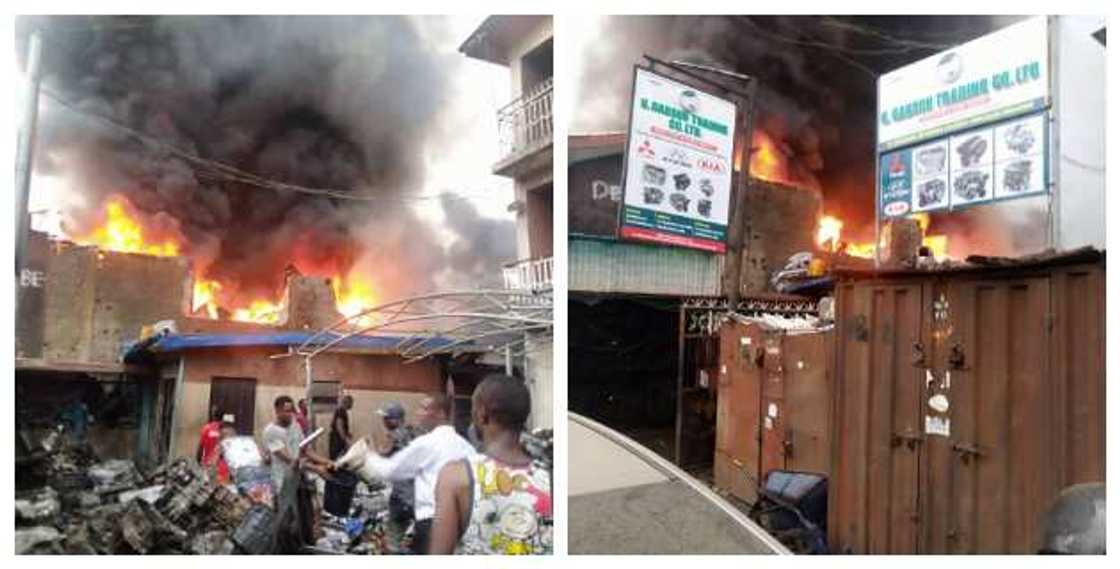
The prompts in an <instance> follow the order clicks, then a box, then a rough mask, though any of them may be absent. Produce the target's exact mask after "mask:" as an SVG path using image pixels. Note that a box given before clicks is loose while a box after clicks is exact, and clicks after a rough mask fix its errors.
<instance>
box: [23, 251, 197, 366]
mask: <svg viewBox="0 0 1120 569" xmlns="http://www.w3.org/2000/svg"><path fill="white" fill-rule="evenodd" d="M28 251H29V259H28V265H29V266H28V268H27V269H25V270H24V274H23V275H22V276H21V278H20V281H19V285H20V298H21V299H27V302H21V303H20V307H19V308H20V312H19V317H18V318H17V322H18V324H17V328H16V357H17V358H32V359H44V360H48V361H50V360H53V361H67V362H97V363H117V362H120V360H121V353H122V349H123V346H124V345H125V344H127V343H129V342H132V341H135V340H136V338H137V337H139V335H140V328H141V327H142V326H144V325H147V324H151V323H153V322H156V321H158V320H165V319H170V318H176V317H178V316H180V315H182V314H184V313H185V312H186V309H187V303H188V302H189V298H190V296H189V289H188V287H189V286H190V281H189V279H188V275H189V267H188V265H187V263H186V261H184V260H181V259H176V258H160V257H150V256H145V255H133V254H128V253H112V252H106V251H100V250H98V249H96V248H93V247H81V246H77V245H74V244H72V243H67V242H62V241H52V240H50V239H48V237H47V236H46V234H43V233H38V232H32V233H31V236H30V238H29V245H28Z"/></svg>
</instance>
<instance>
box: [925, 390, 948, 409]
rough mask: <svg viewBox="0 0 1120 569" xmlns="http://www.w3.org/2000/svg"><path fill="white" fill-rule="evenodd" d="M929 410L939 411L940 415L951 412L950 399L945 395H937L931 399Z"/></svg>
mask: <svg viewBox="0 0 1120 569" xmlns="http://www.w3.org/2000/svg"><path fill="white" fill-rule="evenodd" d="M929 408H930V409H933V410H934V411H937V412H938V413H944V412H946V411H948V410H949V398H948V397H945V395H943V394H941V393H938V394H937V395H934V396H933V397H930V398H929Z"/></svg>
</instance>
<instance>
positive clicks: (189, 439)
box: [16, 233, 469, 463]
mask: <svg viewBox="0 0 1120 569" xmlns="http://www.w3.org/2000/svg"><path fill="white" fill-rule="evenodd" d="M30 251H31V253H32V255H31V257H30V260H29V262H30V268H29V269H28V272H27V273H25V274H27V275H29V276H28V278H27V280H28V282H27V283H26V284H25V287H24V296H23V297H22V302H21V304H20V313H19V318H18V322H19V323H20V324H19V327H18V328H17V359H16V372H17V376H16V379H17V381H16V386H17V393H18V396H19V397H20V401H21V405H20V414H19V417H18V418H17V423H18V424H19V425H23V426H25V427H26V429H24V430H25V431H26V432H27V433H29V434H31V435H35V436H33V438H35V437H37V436H38V435H41V434H42V433H43V432H45V430H48V429H51V428H53V427H54V425H55V421H56V418H55V415H54V412H55V411H56V410H58V409H61V408H64V407H65V406H67V405H69V404H74V403H80V404H85V405H86V406H87V407H89V408H90V412H91V413H92V414H93V416H94V422H93V427H92V428H91V429H90V431H89V436H90V439H91V442H92V444H93V446H94V449H95V451H97V452H99V453H103V455H104V456H106V457H118V458H137V459H139V460H140V461H141V462H144V461H150V462H153V463H159V462H163V461H165V460H166V459H169V458H172V457H177V456H190V455H192V454H193V452H194V449H195V445H196V444H197V440H196V438H197V437H196V435H197V432H198V430H199V428H201V426H202V425H203V424H204V423H205V422H206V421H207V420H208V413H209V410H210V409H211V408H213V407H215V406H217V407H218V408H220V409H221V410H223V411H224V412H226V413H229V414H231V415H234V417H235V420H236V424H237V427H238V429H239V431H241V432H242V433H243V434H253V433H259V432H260V431H261V429H263V427H264V425H265V424H267V423H268V422H269V421H270V420H271V418H272V411H271V409H272V401H273V400H274V399H275V397H276V396H278V395H281V394H287V395H291V396H292V397H293V398H295V399H297V400H298V399H300V398H302V397H303V396H304V395H305V393H306V385H307V383H306V382H307V377H306V370H305V368H304V362H303V360H302V358H299V357H295V356H293V355H292V354H291V349H292V348H294V347H297V346H299V345H301V344H303V343H304V342H305V341H307V339H308V338H309V337H311V336H312V335H313V334H314V333H315V332H316V331H318V330H320V329H322V328H325V327H327V326H329V325H331V324H335V323H337V322H338V321H340V320H341V319H342V313H341V311H340V309H341V308H342V307H341V305H340V302H339V300H338V299H337V298H336V297H335V292H334V290H335V287H334V286H333V285H332V283H331V282H330V280H329V279H323V278H318V277H307V276H302V275H298V274H294V273H293V274H291V275H289V278H288V280H287V286H286V287H285V291H284V294H283V296H282V297H281V301H280V302H279V303H278V305H277V308H276V312H275V314H274V315H269V316H268V318H267V321H265V322H250V321H239V320H236V319H214V318H211V317H210V315H208V314H205V313H204V312H201V311H199V310H197V309H195V303H194V302H192V296H191V295H192V293H193V292H194V290H195V283H194V281H193V278H192V276H191V274H190V271H189V267H188V265H187V263H186V262H185V261H184V260H183V259H179V258H174V257H171V258H169V257H159V256H152V255H143V254H137V253H121V252H114V251H107V250H104V249H99V248H96V247H88V246H79V245H75V244H73V243H67V242H61V241H55V240H51V239H48V238H47V237H46V236H45V235H43V234H40V233H35V234H33V237H32V239H31V246H30ZM400 339H401V338H399V337H395V336H390V335H378V336H369V335H359V336H355V337H354V338H352V339H350V340H348V341H347V342H344V343H343V344H341V345H340V346H339V347H338V349H337V350H333V351H331V352H329V353H324V354H322V355H320V356H319V357H318V358H317V359H316V361H315V368H314V378H313V380H314V387H313V391H314V392H315V393H318V394H321V395H322V399H321V400H320V401H319V403H323V404H327V405H325V406H319V407H316V406H312V407H313V409H327V410H328V411H324V412H329V409H330V404H331V403H333V402H334V400H335V399H337V397H338V395H339V393H341V392H343V391H345V392H346V393H348V394H350V395H352V396H354V398H355V405H356V406H357V408H358V409H367V410H372V409H375V408H377V407H378V406H379V405H380V404H381V403H383V402H385V401H388V400H397V401H400V402H402V403H403V404H404V405H405V406H406V408H409V409H412V408H415V406H416V405H417V404H418V403H419V400H420V399H421V398H422V396H423V394H425V393H432V392H436V391H440V390H442V389H443V388H444V385H445V380H446V379H447V377H448V376H449V373H450V372H449V368H448V367H447V365H446V364H448V363H449V362H448V361H447V360H432V359H429V360H425V361H421V362H417V363H412V364H408V365H406V364H405V362H404V360H403V358H401V357H400V356H399V355H398V351H397V346H398V343H399V341H400ZM464 349H465V350H467V351H469V347H464ZM59 387H63V389H59ZM463 389H464V390H468V391H469V386H467V387H463ZM48 410H51V411H48ZM319 420H320V421H319V422H320V423H321V424H326V422H327V421H328V418H327V417H320V418H319ZM372 420H373V414H372V413H356V414H355V418H354V428H355V430H356V432H363V431H368V430H370V429H371V428H372V426H373V425H372V423H370V421H372Z"/></svg>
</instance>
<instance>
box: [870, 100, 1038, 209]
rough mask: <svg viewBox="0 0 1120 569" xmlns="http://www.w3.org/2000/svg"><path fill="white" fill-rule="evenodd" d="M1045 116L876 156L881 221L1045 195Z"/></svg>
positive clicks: (1002, 124) (1015, 120)
mask: <svg viewBox="0 0 1120 569" xmlns="http://www.w3.org/2000/svg"><path fill="white" fill-rule="evenodd" d="M1049 154H1050V153H1049V129H1048V128H1047V115H1046V113H1045V111H1043V112H1039V113H1035V114H1032V115H1028V116H1025V117H1018V118H1015V119H1011V120H1008V121H1004V122H1001V123H996V124H994V125H988V126H984V127H980V128H976V129H972V130H968V131H964V132H960V133H956V134H953V135H951V136H948V137H945V138H940V139H936V140H933V141H930V142H927V143H924V144H920V145H918V146H913V147H909V148H902V149H899V150H893V151H890V152H887V153H884V154H880V155H879V205H880V208H881V212H882V215H883V217H885V218H890V217H899V216H904V215H909V214H911V213H917V212H924V211H936V210H943V209H957V208H962V207H965V206H970V205H979V204H984V203H989V202H993V201H997V200H1003V199H1014V198H1020V197H1026V196H1033V195H1038V194H1041V193H1045V192H1046V190H1047V186H1046V181H1047V180H1048V179H1049V177H1050V170H1049V162H1048V159H1049Z"/></svg>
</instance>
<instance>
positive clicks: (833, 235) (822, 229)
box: [817, 215, 844, 251]
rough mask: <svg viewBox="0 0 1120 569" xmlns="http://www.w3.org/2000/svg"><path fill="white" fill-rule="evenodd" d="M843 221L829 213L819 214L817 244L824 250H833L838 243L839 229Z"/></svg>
mask: <svg viewBox="0 0 1120 569" xmlns="http://www.w3.org/2000/svg"><path fill="white" fill-rule="evenodd" d="M843 228H844V222H843V221H840V219H839V218H836V217H833V216H831V215H825V216H821V219H820V221H818V222H817V245H818V246H820V247H821V248H823V249H825V250H831V251H835V250H836V247H837V246H838V245H839V244H840V230H841V229H843Z"/></svg>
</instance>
